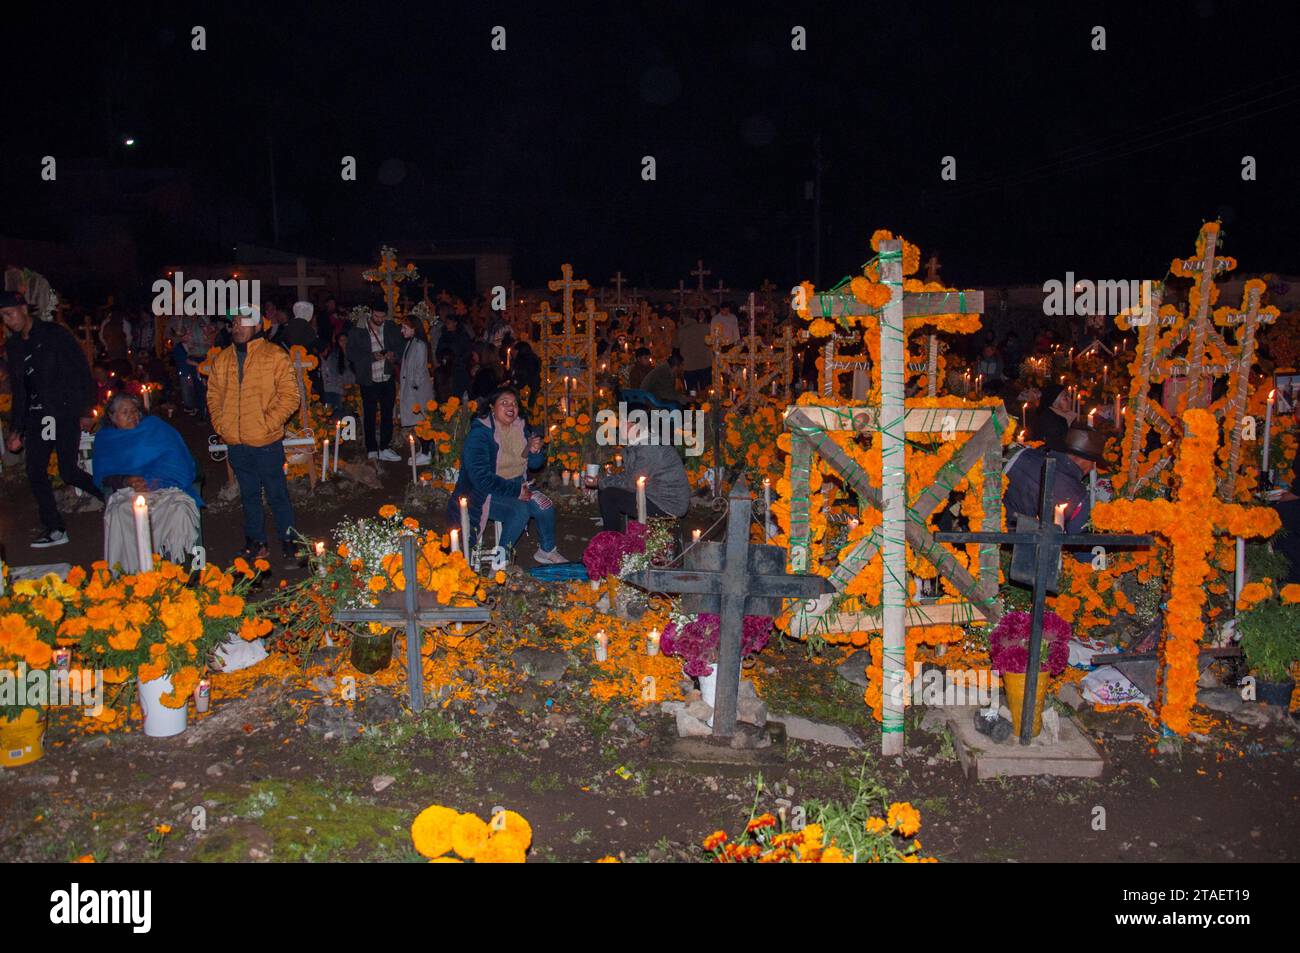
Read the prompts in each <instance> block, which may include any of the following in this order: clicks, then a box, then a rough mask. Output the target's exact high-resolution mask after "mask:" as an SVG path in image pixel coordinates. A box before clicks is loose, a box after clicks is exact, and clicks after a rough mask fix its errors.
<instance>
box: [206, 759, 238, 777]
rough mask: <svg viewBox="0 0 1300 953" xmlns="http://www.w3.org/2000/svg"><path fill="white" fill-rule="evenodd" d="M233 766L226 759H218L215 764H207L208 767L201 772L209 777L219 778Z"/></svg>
mask: <svg viewBox="0 0 1300 953" xmlns="http://www.w3.org/2000/svg"><path fill="white" fill-rule="evenodd" d="M233 767H234V765H233V764H230V763H229V762H228V761H218V762H217V763H216V764H210V765H208V769H207V770H206V771H205V772H203V773H204V774H206V775H207V776H208V777H210V778H219V777H221V776H222V775H223V774H225V773H226V772H227V771H229V770H230V769H231V768H233Z"/></svg>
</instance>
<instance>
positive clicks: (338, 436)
mask: <svg viewBox="0 0 1300 953" xmlns="http://www.w3.org/2000/svg"><path fill="white" fill-rule="evenodd" d="M341 443H343V421H341V420H336V421H335V422H334V472H335V473H338V472H339V445H340V444H341Z"/></svg>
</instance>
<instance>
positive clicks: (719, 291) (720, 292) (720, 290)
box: [713, 278, 731, 305]
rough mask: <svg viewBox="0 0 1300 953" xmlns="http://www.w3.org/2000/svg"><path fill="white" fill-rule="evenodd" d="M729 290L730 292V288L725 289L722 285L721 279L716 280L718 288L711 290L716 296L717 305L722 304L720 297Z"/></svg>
mask: <svg viewBox="0 0 1300 953" xmlns="http://www.w3.org/2000/svg"><path fill="white" fill-rule="evenodd" d="M730 290H731V289H730V288H728V287H726V286H725V285H724V284H723V283H722V279H721V278H719V279H718V287H716V288H714V289H713V291H714V293H715V294H717V296H718V304H719V305H721V304H722V296H723V295H724V294H726V293H727V292H728V291H730Z"/></svg>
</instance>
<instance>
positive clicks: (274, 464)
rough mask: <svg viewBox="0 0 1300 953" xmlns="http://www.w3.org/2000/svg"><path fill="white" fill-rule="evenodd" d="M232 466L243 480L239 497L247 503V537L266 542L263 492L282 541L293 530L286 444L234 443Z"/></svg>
mask: <svg viewBox="0 0 1300 953" xmlns="http://www.w3.org/2000/svg"><path fill="white" fill-rule="evenodd" d="M229 453H230V469H232V470H234V471H235V479H236V480H237V481H238V482H239V499H240V502H242V503H243V504H244V536H245V537H247V538H248V539H250V540H252V541H253V542H254V543H259V544H261V543H265V542H266V528H265V525H264V524H265V519H266V518H265V514H264V513H263V511H262V492H263V491H265V492H266V502H267V503H269V504H270V506H271V516H272V517H273V518H274V519H275V531H276V532H277V533H279V535H280V539H281V540H282V541H284V540H288V539H289V535H290V530H292V529H293V505H292V504H291V503H290V502H289V481H288V480H287V479H286V478H285V475H284V443H283V442H281V441H279V440H277V441H276V442H275V443H270V444H267V445H266V446H265V447H249V446H246V445H244V444H231V446H230V449H229Z"/></svg>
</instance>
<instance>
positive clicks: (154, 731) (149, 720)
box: [137, 675, 190, 738]
mask: <svg viewBox="0 0 1300 953" xmlns="http://www.w3.org/2000/svg"><path fill="white" fill-rule="evenodd" d="M137 684H138V685H139V686H140V710H141V711H143V712H144V733H145V734H146V735H148V736H149V737H150V738H170V737H171V736H172V735H179V734H180V733H181V732H182V731H184V730H185V726H186V725H187V724H189V718H190V700H189V699H188V698H187V699H185V704H184V705H182V706H181V707H180V708H168V707H167V706H166V705H164V704H163V703H162V697H163V696H164V695H166V694H167V693H168V692H170V691H171V690H172V680H171V677H170V676H168V675H164V676H163V677H162V678H155V679H153V680H152V681H148V682H142V681H138V680H137Z"/></svg>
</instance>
